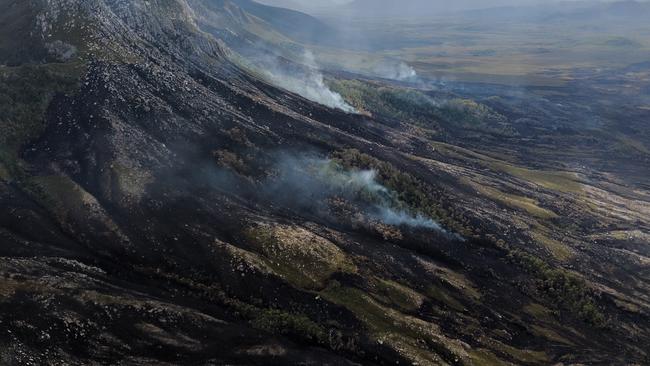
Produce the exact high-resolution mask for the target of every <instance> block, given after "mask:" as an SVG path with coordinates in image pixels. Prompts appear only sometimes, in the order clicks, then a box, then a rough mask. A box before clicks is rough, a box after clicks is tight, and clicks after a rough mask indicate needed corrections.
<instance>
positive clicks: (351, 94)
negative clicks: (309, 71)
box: [329, 80, 515, 136]
mask: <svg viewBox="0 0 650 366" xmlns="http://www.w3.org/2000/svg"><path fill="white" fill-rule="evenodd" d="M329 84H330V87H331V88H332V90H334V91H335V92H337V93H339V94H341V96H343V98H344V99H345V100H346V101H347V102H348V103H350V104H351V105H353V106H354V107H355V108H356V109H357V110H359V111H366V112H368V113H370V114H377V115H381V116H385V117H389V118H392V119H395V120H398V121H400V122H403V123H408V124H412V125H416V126H421V127H425V128H429V129H433V130H438V129H439V128H440V125H444V126H445V127H447V128H450V129H454V128H457V127H465V128H471V129H478V130H481V131H484V132H489V133H493V134H501V135H507V136H512V135H513V134H515V131H514V130H513V129H512V128H511V127H510V126H509V125H508V124H507V123H506V122H507V118H506V117H505V116H503V115H501V114H499V113H497V112H495V111H494V110H492V109H491V108H490V107H488V106H486V105H483V104H480V103H477V102H475V101H473V100H469V99H460V98H452V99H445V100H436V99H434V98H432V97H430V96H428V95H426V94H424V93H422V92H420V91H417V90H414V89H408V88H398V87H392V86H387V85H384V84H379V83H372V82H366V81H360V80H331V81H330V82H329Z"/></svg>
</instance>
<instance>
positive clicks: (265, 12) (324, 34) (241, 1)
mask: <svg viewBox="0 0 650 366" xmlns="http://www.w3.org/2000/svg"><path fill="white" fill-rule="evenodd" d="M233 2H234V3H235V4H237V5H238V6H239V7H240V8H242V9H243V10H245V11H246V12H248V13H250V14H252V15H254V16H256V17H258V18H260V19H262V20H264V21H265V22H267V23H268V24H270V25H272V26H273V27H274V28H275V30H277V31H278V32H280V33H282V34H284V35H285V36H287V37H289V38H291V39H294V40H297V41H300V42H306V43H315V42H325V41H327V40H329V39H331V38H332V35H333V34H335V33H336V31H335V30H334V29H333V28H331V27H330V26H328V25H326V24H325V23H323V22H321V21H320V20H318V19H316V18H314V17H313V16H311V15H307V14H305V13H301V12H299V11H295V10H291V9H285V8H280V7H274V6H269V5H264V4H260V3H257V2H255V1H252V0H233Z"/></svg>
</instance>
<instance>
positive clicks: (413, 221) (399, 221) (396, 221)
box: [378, 207, 445, 232]
mask: <svg viewBox="0 0 650 366" xmlns="http://www.w3.org/2000/svg"><path fill="white" fill-rule="evenodd" d="M378 209H379V212H378V218H379V219H380V220H381V221H382V222H383V223H385V224H388V225H394V226H400V225H405V226H411V227H423V228H427V229H431V230H436V231H441V232H444V231H445V230H444V229H443V228H442V227H441V226H440V225H439V224H438V223H437V222H435V221H433V220H431V219H430V218H428V217H424V216H422V215H421V214H417V215H415V216H413V215H411V214H409V213H407V212H405V211H395V210H393V209H391V208H388V207H378Z"/></svg>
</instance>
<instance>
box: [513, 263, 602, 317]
mask: <svg viewBox="0 0 650 366" xmlns="http://www.w3.org/2000/svg"><path fill="white" fill-rule="evenodd" d="M509 257H510V259H511V260H512V261H514V262H515V263H517V264H518V265H519V266H521V267H522V268H524V269H526V271H528V272H529V273H531V274H533V275H534V276H536V277H537V280H536V284H535V285H536V288H537V290H538V291H539V292H540V293H541V294H542V295H544V296H545V297H546V298H548V299H549V300H550V301H552V302H553V303H554V304H555V305H556V306H557V307H558V308H560V309H564V310H566V311H569V312H570V313H571V314H572V315H573V316H575V317H577V318H580V319H582V320H584V321H586V322H587V323H589V324H591V325H593V326H596V327H603V326H605V325H606V321H607V319H606V318H605V315H604V314H603V313H602V311H601V309H600V308H599V307H598V305H597V303H596V300H595V298H594V296H595V294H594V292H593V291H592V290H591V289H589V288H588V287H587V284H586V283H585V282H584V280H582V279H581V278H579V277H577V276H576V275H575V274H572V273H570V272H567V271H565V270H563V269H556V268H552V267H551V266H549V265H548V264H547V263H546V262H544V261H543V260H541V259H539V258H537V257H534V256H532V255H530V254H528V253H524V252H522V251H519V250H513V251H511V252H510V254H509Z"/></svg>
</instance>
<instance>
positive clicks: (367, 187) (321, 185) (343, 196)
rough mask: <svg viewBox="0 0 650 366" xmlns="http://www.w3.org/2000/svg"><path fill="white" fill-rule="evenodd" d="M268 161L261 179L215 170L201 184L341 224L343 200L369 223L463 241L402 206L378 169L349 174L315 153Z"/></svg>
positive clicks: (203, 176)
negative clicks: (335, 207)
mask: <svg viewBox="0 0 650 366" xmlns="http://www.w3.org/2000/svg"><path fill="white" fill-rule="evenodd" d="M268 160H269V161H271V162H272V163H271V164H270V165H269V167H268V168H267V169H265V170H266V172H265V174H264V175H262V176H258V177H256V178H251V177H245V176H242V175H240V174H238V173H236V172H234V171H233V170H232V169H228V168H219V169H215V168H214V167H212V168H210V169H208V170H205V171H204V172H202V173H201V179H202V180H204V181H207V182H208V184H210V185H211V186H213V187H216V188H218V189H219V190H222V191H225V192H228V193H230V194H235V195H237V196H240V197H241V198H243V199H244V200H246V201H248V202H262V204H264V205H266V206H267V207H269V208H271V209H274V210H279V211H285V212H287V211H289V212H291V211H293V212H299V213H301V214H303V215H304V214H308V215H309V216H316V217H319V218H323V219H333V220H334V221H340V220H339V219H340V218H337V217H335V216H336V214H335V213H334V212H333V211H332V207H331V201H332V200H334V199H338V200H343V201H345V202H347V203H349V204H350V205H351V206H353V207H354V208H355V209H356V210H358V213H360V214H361V215H362V216H363V217H365V218H366V219H367V220H368V221H373V222H378V223H382V224H385V225H390V226H401V227H410V228H412V229H421V230H432V231H435V232H437V233H440V234H442V235H445V236H447V237H449V238H453V239H460V237H458V236H457V235H455V234H452V233H449V232H448V231H446V230H445V229H444V228H443V227H442V226H441V225H440V224H439V223H437V222H436V221H434V220H432V219H431V218H429V217H426V216H424V215H423V214H421V213H418V212H415V211H414V210H412V209H410V208H409V207H408V206H407V205H406V204H405V203H403V202H401V201H400V200H399V199H398V198H397V197H398V195H397V192H394V191H392V190H390V189H389V188H387V187H386V186H384V185H383V184H381V182H379V180H378V178H377V172H375V171H374V170H361V169H345V168H343V167H342V166H341V165H340V164H338V163H337V162H336V161H335V160H332V159H330V158H327V157H323V156H322V155H319V154H315V153H293V152H278V153H274V154H272V156H271V157H270V158H268Z"/></svg>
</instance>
